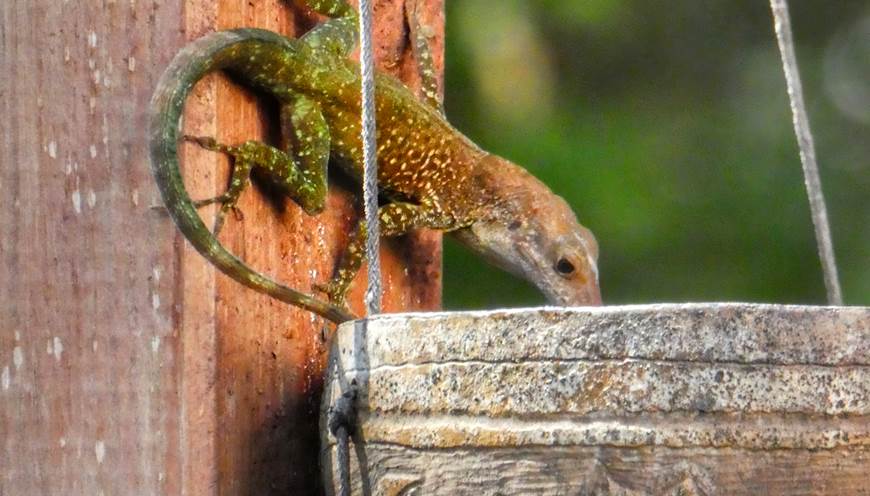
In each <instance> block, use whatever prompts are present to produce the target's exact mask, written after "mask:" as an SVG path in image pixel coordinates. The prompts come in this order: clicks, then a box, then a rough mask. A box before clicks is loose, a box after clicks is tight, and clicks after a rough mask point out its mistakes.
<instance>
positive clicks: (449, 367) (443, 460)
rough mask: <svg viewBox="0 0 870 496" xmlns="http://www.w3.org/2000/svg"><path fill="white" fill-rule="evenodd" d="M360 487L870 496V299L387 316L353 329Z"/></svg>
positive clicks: (395, 491) (328, 466)
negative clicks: (856, 303) (863, 303)
mask: <svg viewBox="0 0 870 496" xmlns="http://www.w3.org/2000/svg"><path fill="white" fill-rule="evenodd" d="M328 367H329V368H328V377H327V381H326V384H325V392H324V400H323V406H322V408H321V424H322V428H321V433H322V434H321V436H322V450H321V463H322V467H323V474H324V482H325V486H326V490H327V493H328V494H335V491H336V489H335V488H337V487H338V484H337V480H338V479H337V469H338V459H337V458H336V449H335V446H336V444H335V439H334V438H333V436H332V435H331V434H330V433H329V432H328V429H327V428H326V418H327V414H328V410H329V407H330V406H331V405H332V404H333V403H334V402H335V400H336V398H337V397H338V396H339V395H340V394H341V393H342V391H345V390H347V389H348V388H349V387H350V384H351V383H355V384H356V385H355V386H354V387H356V388H358V391H359V396H358V399H357V402H356V407H357V414H358V422H357V426H356V429H355V431H354V435H353V442H352V444H351V449H350V451H351V456H350V468H351V482H352V493H353V494H364V495H381V494H385V495H399V494H403V495H414V494H421V495H423V494H425V495H429V494H444V495H462V494H474V495H528V494H552V495H562V494H571V495H577V494H627V495H628V494H630V495H636V494H655V495H660V494H675V495H676V494H679V495H694V494H699V495H700V494H704V495H707V494H728V495H732V494H753V495H754V494H832V495H834V494H836V495H842V494H870V309H868V308H864V307H807V306H783V305H749V304H725V303H711V304H674V305H670V304H669V305H638V306H613V307H596V308H538V309H528V310H507V311H501V310H500V311H489V312H459V313H426V314H388V315H381V316H377V317H375V318H372V319H369V320H361V321H356V322H349V323H346V324H344V325H342V326H341V327H339V329H338V331H337V333H336V335H335V339H334V342H333V345H332V350H331V355H330V359H329V365H328Z"/></svg>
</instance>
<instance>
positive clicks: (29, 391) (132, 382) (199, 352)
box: [0, 0, 443, 495]
mask: <svg viewBox="0 0 870 496" xmlns="http://www.w3.org/2000/svg"><path fill="white" fill-rule="evenodd" d="M423 3H424V4H425V9H424V11H423V20H424V22H425V23H426V24H427V25H428V26H430V27H431V28H433V30H434V33H436V34H435V37H434V38H433V39H432V42H433V51H434V53H435V55H436V57H435V60H436V63H437V65H438V67H443V56H442V54H443V30H442V28H443V14H442V9H443V6H442V0H431V1H426V2H423ZM402 4H403V2H402V1H401V0H384V1H380V2H377V3H376V5H375V16H376V23H375V42H376V46H375V52H376V57H377V59H378V61H379V66H380V67H381V68H383V69H386V70H388V71H390V72H393V73H394V74H397V75H399V76H400V77H403V79H405V80H407V81H410V82H411V84H412V85H414V84H416V83H417V80H416V77H415V74H416V73H415V68H414V64H413V60H412V56H411V54H410V47H409V44H408V40H407V26H406V25H405V21H404V15H403V10H402V8H403V7H402ZM318 21H319V20H318V19H316V18H314V17H312V16H310V15H308V14H307V13H305V12H303V10H302V9H299V8H296V7H295V6H293V5H292V4H289V5H288V2H282V1H279V0H256V1H241V0H220V1H213V0H167V1H163V2H112V1H107V2H103V3H89V2H55V1H53V0H26V1H25V0H9V1H6V2H2V3H0V48H2V53H3V57H2V58H0V74H2V75H3V76H2V77H0V115H2V116H3V118H2V119H0V129H2V133H0V134H2V139H0V439H2V444H0V450H2V451H0V494H64V493H76V494H100V493H101V492H102V493H105V494H179V493H181V494H191V495H199V494H216V493H219V492H220V493H227V494H303V495H304V494H317V493H318V492H319V486H320V477H319V474H318V467H317V449H318V446H317V401H318V400H319V397H318V396H319V391H320V387H321V385H320V381H321V372H322V367H323V364H324V360H325V356H324V353H325V352H326V344H325V343H323V342H322V341H321V338H320V332H321V329H322V327H323V325H324V322H323V321H322V320H321V319H319V318H315V317H313V316H312V315H311V314H309V313H306V312H303V311H300V310H298V309H295V308H293V307H288V306H286V305H283V304H281V303H279V302H276V301H273V300H270V299H269V298H267V297H263V296H261V295H258V294H256V293H254V292H252V291H250V290H248V289H246V288H244V287H242V286H240V285H238V284H236V283H235V282H233V281H231V280H229V279H228V278H226V277H224V276H222V275H219V274H216V273H215V270H214V269H213V268H212V267H210V266H209V265H208V264H207V263H206V262H205V261H204V260H203V259H202V258H201V257H200V256H199V255H198V254H197V253H195V252H194V251H193V249H191V248H190V247H189V246H188V245H187V244H186V243H185V242H184V240H183V239H182V238H181V236H180V234H179V233H178V232H177V230H176V229H175V227H174V225H173V224H172V221H171V220H170V219H169V217H168V216H166V215H165V214H162V213H160V212H159V211H156V210H154V209H152V208H151V207H152V206H154V205H159V203H160V199H159V194H158V193H157V190H156V188H155V186H154V184H153V180H152V178H151V175H150V171H149V164H148V155H147V144H146V142H145V136H146V123H147V104H148V101H149V99H150V97H151V92H152V91H153V89H154V84H155V83H156V80H157V78H158V77H159V75H160V74H161V72H162V70H163V68H164V67H165V66H166V64H167V63H168V62H169V60H170V59H171V58H172V56H173V55H174V54H175V53H176V52H177V51H178V49H179V48H180V47H181V46H183V45H184V44H185V43H186V42H188V41H190V40H192V39H195V38H198V37H199V36H201V35H203V34H205V33H207V32H210V31H213V30H217V29H227V28H234V27H241V26H246V27H261V28H266V29H271V30H274V31H278V32H281V33H285V34H288V35H294V34H299V33H301V32H303V31H304V30H306V29H308V28H310V27H311V26H312V25H314V24H315V23H316V22H318ZM275 117H276V116H275V115H274V111H273V110H272V109H271V108H270V102H269V101H268V100H266V99H262V100H261V99H259V98H258V97H257V96H255V95H253V94H252V93H250V92H248V91H246V90H244V89H242V88H240V87H238V86H237V85H234V84H233V83H231V82H229V81H228V80H227V79H226V78H225V77H223V76H222V75H214V76H210V77H208V78H207V79H206V80H204V81H203V82H202V83H200V84H199V85H198V86H197V89H196V91H195V93H194V95H193V96H192V97H191V99H190V100H189V101H188V109H187V113H186V116H185V131H186V132H188V133H191V134H201V135H211V136H216V137H217V138H218V139H220V140H222V141H224V142H239V141H243V140H246V139H250V138H266V139H274V138H275V130H276V129H277V126H275V122H274V121H275ZM181 153H182V154H183V156H182V162H183V167H184V174H185V178H186V181H187V185H188V188H189V189H190V190H191V193H192V194H193V196H194V197H195V198H204V197H208V196H211V195H214V194H215V193H217V192H219V191H221V190H222V189H223V188H224V187H225V185H226V178H227V172H228V171H227V163H226V161H225V160H224V158H223V157H220V156H218V155H215V154H211V153H208V152H205V151H203V150H199V149H196V148H194V147H192V146H189V145H185V146H183V147H182V148H181ZM338 184H339V185H343V187H341V186H336V183H335V182H333V184H332V186H333V187H332V190H331V193H330V198H329V202H328V206H327V209H326V212H325V213H324V214H322V215H321V216H319V217H317V218H312V217H308V216H306V215H305V214H304V213H302V212H301V210H300V209H299V208H298V207H297V206H296V205H295V204H293V203H292V201H289V200H286V199H281V198H275V197H273V196H270V195H269V194H268V193H264V192H263V190H262V189H259V188H251V189H249V190H248V191H247V192H246V193H245V195H244V196H243V198H242V201H241V202H240V205H239V206H240V207H241V209H242V211H243V212H244V218H243V219H242V220H238V221H236V220H234V219H233V218H232V216H230V217H231V218H230V219H228V221H229V222H228V224H227V226H226V227H225V228H224V232H222V233H221V239H222V241H223V242H224V243H225V244H226V246H227V247H228V248H230V249H231V250H232V251H233V252H234V253H236V254H237V255H239V256H240V257H242V258H243V259H244V260H246V261H247V262H248V263H250V264H251V265H253V266H254V267H257V268H259V269H261V270H263V271H264V272H266V273H269V274H271V275H273V276H274V277H276V278H278V279H279V280H282V281H285V282H286V283H287V284H288V285H290V286H292V287H297V288H300V289H303V290H307V289H308V288H310V286H311V284H312V283H314V282H322V281H325V280H327V279H328V277H329V276H330V271H331V270H332V267H333V266H334V264H335V261H336V258H337V257H338V256H339V254H340V252H341V250H342V248H343V247H344V245H345V243H346V240H347V236H348V234H349V232H350V230H351V229H352V225H353V223H354V222H355V220H356V218H357V216H358V215H359V213H358V212H356V211H355V209H354V208H353V201H354V194H356V192H357V191H358V187H357V186H355V185H353V184H351V183H348V182H346V181H345V182H343V183H342V182H341V181H339V182H338ZM203 215H204V217H205V218H206V220H208V218H209V216H210V215H211V212H210V211H204V212H203ZM381 257H382V263H383V266H382V267H383V281H384V290H385V293H384V311H387V312H392V311H399V310H425V309H435V308H438V306H439V305H440V241H439V237H438V236H437V235H436V234H434V233H420V234H418V235H414V236H408V237H407V238H406V239H401V240H390V241H388V242H386V243H385V244H384V246H383V249H382V253H381ZM363 289H364V280H363V279H362V278H360V279H358V280H357V282H356V283H355V287H354V290H353V292H352V294H351V300H352V303H353V309H354V311H356V312H357V313H361V312H362V310H363V308H362V292H363Z"/></svg>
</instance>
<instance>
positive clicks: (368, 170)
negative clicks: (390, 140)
mask: <svg viewBox="0 0 870 496" xmlns="http://www.w3.org/2000/svg"><path fill="white" fill-rule="evenodd" d="M359 14H360V68H361V73H362V145H363V176H364V179H363V201H364V202H365V217H366V223H365V228H366V230H367V236H366V257H367V258H368V262H369V264H368V285H367V287H366V294H365V303H366V310H367V311H368V315H375V314H377V313H380V311H381V259H380V252H379V250H378V245H379V241H380V237H381V230H380V225H379V223H378V160H377V142H376V132H377V129H376V126H375V77H374V65H375V57H374V50H373V48H372V17H373V14H372V3H371V0H360V2H359Z"/></svg>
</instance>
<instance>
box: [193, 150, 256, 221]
mask: <svg viewBox="0 0 870 496" xmlns="http://www.w3.org/2000/svg"><path fill="white" fill-rule="evenodd" d="M184 141H188V142H191V143H195V144H197V145H199V146H201V147H202V148H205V149H206V150H210V151H213V152H219V153H224V154H226V155H229V156H230V157H231V158H232V160H233V166H232V174H231V177H230V186H229V188H227V191H226V192H224V193H223V194H222V195H218V196H215V197H214V198H206V199H204V200H197V201H194V202H193V206H194V207H196V208H200V207H204V206H206V205H211V204H212V203H220V204H221V208H220V210H218V213H217V215H215V219H214V227H213V228H212V233H213V234H214V235H215V236H217V235H218V233H219V232H220V230H221V228H222V227H223V225H224V219H225V218H226V214H227V212H228V211H230V210H232V211H233V214H234V216H235V218H236V220H238V221H241V220H242V219H244V215H243V214H242V211H241V210H240V209H239V208H238V207H237V206H236V203H237V202H238V201H239V197H240V196H241V195H242V191H243V190H244V188H245V185H246V184H247V180H248V175H249V174H250V171H251V162H250V160H248V157H247V156H246V154H245V152H244V151H243V150H242V148H241V147H238V146H229V145H223V144H221V143H218V142H217V141H216V140H215V139H214V138H211V137H207V136H189V135H185V136H184Z"/></svg>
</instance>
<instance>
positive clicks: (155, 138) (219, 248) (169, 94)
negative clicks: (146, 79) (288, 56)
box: [149, 29, 355, 323]
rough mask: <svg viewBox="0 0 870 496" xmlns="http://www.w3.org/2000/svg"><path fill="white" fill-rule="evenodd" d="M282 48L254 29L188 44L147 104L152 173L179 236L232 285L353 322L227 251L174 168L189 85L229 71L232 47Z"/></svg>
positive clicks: (271, 35)
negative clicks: (251, 43) (269, 45)
mask: <svg viewBox="0 0 870 496" xmlns="http://www.w3.org/2000/svg"><path fill="white" fill-rule="evenodd" d="M251 40H256V41H261V42H265V43H275V44H278V45H283V46H286V47H287V49H289V50H293V47H292V45H291V44H290V40H288V39H286V38H283V37H282V36H280V35H277V34H275V33H271V32H268V31H263V30H259V29H238V30H233V31H222V32H218V33H213V34H210V35H208V36H205V37H203V38H200V39H199V40H197V41H195V42H193V43H191V44H189V45H188V46H187V47H185V48H184V49H183V50H182V51H181V52H180V53H179V54H178V55H176V56H175V58H174V59H173V60H172V62H171V63H170V64H169V67H168V68H167V69H166V71H165V72H164V73H163V76H162V77H161V78H160V81H159V82H158V83H157V89H156V90H155V92H154V97H153V98H152V99H151V115H150V125H149V141H150V147H151V168H152V172H153V173H154V178H155V179H156V181H157V185H158V187H159V188H160V193H161V194H162V195H163V202H164V203H165V204H166V208H167V209H168V210H169V213H170V215H172V218H173V219H174V220H175V223H176V224H177V225H178V228H179V229H180V230H181V232H182V233H184V236H185V237H186V238H187V239H188V241H190V243H191V244H192V245H193V246H194V247H195V248H196V250H197V251H199V252H200V253H201V254H202V255H203V256H204V257H205V258H206V259H208V261H209V262H211V263H212V264H213V265H214V266H215V267H217V268H218V269H220V270H221V271H222V272H223V273H224V274H227V275H228V276H230V277H232V278H233V279H235V280H236V281H238V282H240V283H242V284H244V285H245V286H248V287H249V288H252V289H254V290H257V291H260V292H261V293H265V294H267V295H269V296H271V297H273V298H276V299H278V300H281V301H283V302H285V303H289V304H291V305H295V306H299V307H301V308H304V309H306V310H309V311H311V312H314V313H316V314H318V315H321V316H323V317H325V318H327V319H329V320H331V321H333V322H337V323H338V322H344V321H347V320H353V319H354V318H355V317H354V316H353V315H351V314H350V313H349V312H348V311H347V310H345V309H343V308H341V307H339V306H337V305H334V304H331V303H327V302H325V301H322V300H319V299H317V298H314V297H312V296H309V295H306V294H304V293H301V292H299V291H296V290H294V289H291V288H289V287H287V286H284V285H283V284H279V283H278V282H276V281H274V280H272V279H270V278H268V277H266V276H265V275H263V274H261V273H259V272H257V271H255V270H254V269H252V268H251V267H250V266H248V265H247V264H245V263H244V262H242V261H241V260H239V259H238V258H236V257H235V256H234V255H233V254H232V253H230V252H229V251H227V249H226V248H224V247H223V245H221V244H220V242H219V241H218V240H217V238H215V236H214V235H213V234H212V233H211V231H210V230H209V229H208V228H207V227H206V226H205V224H204V223H203V222H202V219H201V218H200V217H199V214H198V213H197V211H196V207H194V205H193V202H192V201H191V199H190V195H189V194H188V193H187V190H186V189H185V187H184V180H183V179H182V177H181V170H180V169H179V164H178V141H179V133H180V131H179V126H180V123H179V121H180V119H181V113H182V111H183V108H184V101H185V99H186V98H187V95H188V94H189V93H190V90H191V88H193V85H194V84H195V83H196V82H197V81H199V80H200V79H201V78H202V77H203V76H205V75H206V74H207V73H209V72H211V71H214V70H219V69H221V68H224V67H227V66H231V65H233V64H234V63H235V62H237V61H235V60H233V57H232V53H234V50H233V47H234V46H236V45H238V44H240V43H244V42H246V41H251Z"/></svg>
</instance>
